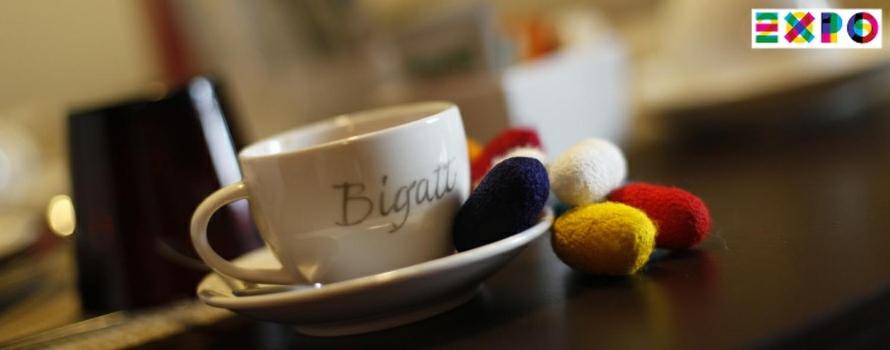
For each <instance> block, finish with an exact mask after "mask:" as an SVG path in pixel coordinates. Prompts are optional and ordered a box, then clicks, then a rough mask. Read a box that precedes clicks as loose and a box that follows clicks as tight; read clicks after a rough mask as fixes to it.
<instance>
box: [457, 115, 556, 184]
mask: <svg viewBox="0 0 890 350" xmlns="http://www.w3.org/2000/svg"><path fill="white" fill-rule="evenodd" d="M520 147H532V148H539V149H540V148H541V139H540V138H539V137H538V133H537V132H536V131H535V130H533V129H527V128H511V129H507V130H504V131H502V132H501V133H500V134H498V135H497V136H495V137H494V138H493V139H491V141H489V142H488V144H486V145H485V148H484V149H483V150H482V154H480V155H479V157H476V158H475V159H474V160H473V162H472V163H471V164H470V173H471V177H472V180H473V183H478V182H479V181H480V180H482V177H483V176H485V174H486V173H487V172H488V170H489V169H491V168H492V167H493V166H494V165H493V164H492V163H493V160H494V159H495V158H498V157H503V156H504V155H505V154H507V153H509V152H510V151H512V150H514V149H516V148H520Z"/></svg>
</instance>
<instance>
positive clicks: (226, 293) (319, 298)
mask: <svg viewBox="0 0 890 350" xmlns="http://www.w3.org/2000/svg"><path fill="white" fill-rule="evenodd" d="M552 223H553V211H552V210H550V209H549V208H547V209H545V211H544V212H543V215H542V217H541V221H540V222H538V224H536V225H535V226H532V227H531V228H529V229H527V230H525V231H522V232H520V233H517V234H515V235H513V236H510V237H508V238H505V239H502V240H500V241H497V242H494V243H490V244H487V245H485V246H482V247H479V248H476V249H471V250H468V251H464V252H460V253H455V254H453V255H449V256H446V257H443V258H439V259H436V260H431V261H427V262H424V263H420V264H417V265H412V266H408V267H403V268H401V269H398V270H393V271H389V272H384V273H380V274H376V275H372V276H366V277H361V278H356V279H352V280H347V281H342V282H336V283H331V284H328V285H325V286H320V287H311V286H306V287H302V288H300V287H295V289H292V290H285V291H279V292H273V293H269V294H260V295H249V296H235V295H234V294H233V291H232V283H231V279H230V278H225V279H224V278H222V277H220V276H219V275H218V274H216V273H211V274H210V275H208V276H207V277H205V278H204V280H202V281H201V283H200V284H199V285H198V296H199V297H200V298H201V300H202V301H204V302H205V303H207V304H208V305H212V306H216V307H221V308H226V309H229V310H231V311H234V312H237V313H239V314H243V315H247V316H251V317H254V318H257V319H261V320H268V321H274V322H281V323H290V324H294V325H295V326H296V328H297V330H298V331H300V332H302V333H305V334H309V335H315V336H339V335H348V334H358V333H366V332H372V331H377V330H383V329H387V328H392V327H396V326H400V325H404V324H408V323H412V322H416V321H419V320H422V319H425V318H428V317H431V316H434V315H437V314H439V313H442V312H445V311H448V310H450V309H453V308H455V307H457V306H459V305H461V304H463V303H464V302H466V301H468V300H470V299H471V298H472V297H473V295H474V294H475V292H476V290H477V289H478V287H479V285H480V284H481V283H482V281H484V280H485V279H486V278H487V277H488V276H490V275H492V274H493V273H494V272H496V271H497V270H499V269H500V268H501V267H502V266H504V265H505V264H506V263H507V262H508V261H509V260H510V258H512V257H514V256H515V255H516V254H518V253H519V252H520V250H521V249H522V248H523V247H525V246H526V244H528V243H529V242H531V241H532V240H534V239H535V238H538V237H539V236H541V235H542V234H543V233H545V232H547V230H548V229H549V228H550V225H551V224H552ZM235 263H236V264H238V265H241V266H244V267H253V268H257V267H264V268H271V267H278V266H279V265H278V262H277V261H276V260H275V258H274V257H273V256H272V254H271V252H270V251H269V250H268V249H267V248H262V249H258V250H256V251H253V252H250V253H248V254H246V255H244V256H242V257H240V258H238V259H236V260H235ZM269 288H274V287H269Z"/></svg>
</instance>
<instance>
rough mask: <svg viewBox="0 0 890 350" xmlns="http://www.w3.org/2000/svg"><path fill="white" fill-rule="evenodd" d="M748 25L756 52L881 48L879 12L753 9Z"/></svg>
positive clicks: (868, 10)
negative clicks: (750, 23)
mask: <svg viewBox="0 0 890 350" xmlns="http://www.w3.org/2000/svg"><path fill="white" fill-rule="evenodd" d="M751 21H752V28H751V29H752V34H751V47H752V48H755V49H880V48H881V33H880V29H881V26H882V23H883V21H882V15H881V10H879V9H753V10H751ZM780 24H781V25H780Z"/></svg>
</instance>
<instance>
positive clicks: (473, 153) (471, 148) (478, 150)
mask: <svg viewBox="0 0 890 350" xmlns="http://www.w3.org/2000/svg"><path fill="white" fill-rule="evenodd" d="M467 153H469V156H470V162H472V161H473V160H475V159H476V157H479V155H480V154H482V144H480V143H479V142H478V141H476V140H474V139H472V138H469V137H468V138H467Z"/></svg>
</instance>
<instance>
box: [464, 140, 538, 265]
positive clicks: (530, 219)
mask: <svg viewBox="0 0 890 350" xmlns="http://www.w3.org/2000/svg"><path fill="white" fill-rule="evenodd" d="M549 194H550V182H549V181H548V179H547V169H546V168H544V165H543V164H541V162H539V161H538V160H537V159H533V158H525V157H516V158H510V159H507V160H504V161H503V162H501V163H500V164H498V165H497V166H495V167H494V168H492V169H491V171H489V172H488V174H487V175H485V178H483V179H482V182H481V183H480V184H479V187H477V188H476V190H475V191H473V192H472V193H471V194H470V197H469V198H467V201H466V202H464V204H463V205H462V206H461V207H460V209H459V210H458V212H457V216H456V217H455V219H454V225H453V227H452V234H453V240H454V247H455V248H456V249H457V250H458V251H465V250H469V249H473V248H476V247H479V246H482V245H486V244H488V243H491V242H495V241H498V240H501V239H503V238H506V237H509V236H511V235H513V234H515V233H519V232H521V231H524V230H525V229H527V228H529V227H531V226H533V225H534V224H536V223H537V222H538V218H539V215H540V213H541V210H542V209H544V205H545V204H546V202H547V196H548V195H549Z"/></svg>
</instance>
